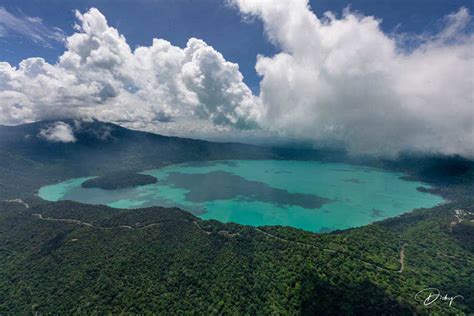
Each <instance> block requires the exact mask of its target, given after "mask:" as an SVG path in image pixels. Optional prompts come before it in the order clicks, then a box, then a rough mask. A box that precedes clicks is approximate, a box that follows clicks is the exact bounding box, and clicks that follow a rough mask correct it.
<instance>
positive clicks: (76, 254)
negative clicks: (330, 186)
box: [0, 120, 474, 315]
mask: <svg viewBox="0 0 474 316" xmlns="http://www.w3.org/2000/svg"><path fill="white" fill-rule="evenodd" d="M62 122H63V123H64V124H67V126H69V128H70V129H71V130H70V132H72V133H73V134H74V135H69V134H67V133H66V134H62V135H60V136H61V137H62V138H61V137H59V136H58V138H51V137H50V139H49V140H48V139H47V138H48V137H45V135H49V134H47V133H46V134H45V132H44V131H48V130H49V129H50V128H51V127H52V126H54V125H55V124H58V123H57V121H44V122H36V123H31V124H24V125H19V126H0V227H1V228H2V229H0V314H2V315H3V314H15V315H16V314H38V315H39V314H51V313H53V314H54V313H59V314H97V313H98V314H108V313H112V314H119V313H125V314H147V313H148V314H152V313H161V314H165V313H167V314H170V313H171V314H173V313H175V314H250V315H256V314H259V315H260V314H262V315H266V314H304V315H384V314H386V315H414V314H430V313H432V314H439V315H445V314H456V315H463V314H470V313H472V311H473V310H474V295H473V293H474V287H473V286H474V283H473V282H472V271H473V269H472V266H473V264H474V253H473V251H474V250H473V247H472V245H473V244H474V233H473V232H474V222H473V221H474V199H473V197H472V192H474V187H473V183H474V180H473V179H474V176H473V174H474V163H473V161H470V160H467V159H464V158H460V157H440V156H415V155H405V156H403V157H400V158H399V159H396V160H386V159H376V158H370V159H369V158H363V157H349V156H347V155H346V154H345V153H344V152H341V151H336V150H329V149H328V150H311V149H307V148H303V149H302V148H299V149H297V148H274V147H258V146H251V145H244V144H237V143H213V142H207V141H201V140H193V139H184V138H177V137H165V136H161V135H156V134H151V133H145V132H138V131H133V130H129V129H126V128H123V127H120V126H118V125H114V124H110V123H103V122H97V121H92V122H81V123H80V124H78V123H77V122H74V121H73V120H63V121H62ZM63 127H64V125H63ZM61 131H62V132H64V130H61ZM50 136H51V135H50ZM58 139H59V140H61V139H62V140H64V141H66V142H60V141H57V140H58ZM54 140H56V141H54ZM72 140H75V141H72ZM216 159H299V160H306V159H312V160H323V161H331V162H349V163H357V164H364V165H370V166H375V167H380V168H386V169H390V170H395V171H400V172H404V173H405V174H406V176H407V177H410V178H415V179H418V180H420V181H424V182H427V183H430V184H432V185H433V188H432V189H429V190H433V191H435V192H436V193H438V194H442V195H443V196H445V197H446V198H447V200H448V201H447V202H446V204H442V205H439V206H437V207H435V208H432V209H422V210H415V211H414V212H411V213H407V214H404V215H402V216H399V217H396V218H392V219H387V220H384V221H382V222H378V223H373V224H370V225H367V226H365V227H360V228H355V229H348V230H345V231H336V232H332V233H328V234H314V233H310V232H305V231H302V230H298V229H294V228H290V227H281V226H274V227H271V226H268V227H259V228H255V227H250V226H241V225H237V224H233V223H228V224H223V223H220V222H217V221H204V220H201V219H199V218H197V217H194V216H193V215H191V214H190V213H187V212H184V211H181V210H178V209H170V208H168V209H166V208H161V207H152V208H146V209H134V210H126V209H113V208H110V207H106V206H100V205H86V204H80V203H76V202H71V201H60V202H46V201H43V200H41V199H39V198H37V197H34V193H36V192H37V190H38V188H39V187H41V186H42V185H45V184H49V183H54V182H56V181H59V180H65V179H68V178H72V177H77V176H87V175H100V174H111V173H112V172H115V171H121V170H127V171H138V170H145V169H151V168H158V167H161V166H164V165H167V164H171V163H179V162H189V161H196V160H216ZM348 211H351V210H348ZM430 287H436V288H439V289H440V290H441V291H442V293H443V294H444V293H447V294H448V295H463V296H464V298H465V299H464V300H461V299H458V300H456V301H455V302H454V303H453V306H450V305H449V303H448V302H446V301H441V300H440V301H438V302H436V303H434V304H433V305H432V306H430V307H429V308H427V307H425V306H423V304H422V303H421V302H420V301H418V300H417V299H415V295H416V293H417V292H419V291H420V290H422V289H424V288H430Z"/></svg>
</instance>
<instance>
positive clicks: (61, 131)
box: [38, 121, 76, 143]
mask: <svg viewBox="0 0 474 316" xmlns="http://www.w3.org/2000/svg"><path fill="white" fill-rule="evenodd" d="M38 137H40V138H43V139H46V140H48V141H50V142H55V143H74V142H75V141H76V137H75V136H74V132H73V130H72V127H71V126H70V125H69V124H67V123H64V122H61V121H58V122H55V123H53V124H50V125H49V126H47V127H45V128H43V129H42V130H40V132H39V133H38Z"/></svg>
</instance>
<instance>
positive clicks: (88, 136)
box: [0, 119, 474, 197]
mask: <svg viewBox="0 0 474 316" xmlns="http://www.w3.org/2000/svg"><path fill="white" fill-rule="evenodd" d="M58 122H62V123H64V124H67V126H69V127H70V129H71V131H72V133H73V134H74V139H75V141H73V142H71V141H70V142H58V141H52V140H48V139H47V138H45V137H44V131H45V130H48V128H51V127H52V126H54V125H55V124H57V123H58ZM0 156H1V157H2V160H1V161H0V172H1V173H2V174H3V175H4V176H3V177H0V197H1V196H2V195H8V196H10V194H12V193H14V192H16V193H15V195H18V192H17V190H16V189H13V188H15V187H16V185H17V182H19V181H21V184H22V185H23V187H28V188H30V187H31V190H32V191H28V190H27V191H24V190H23V191H22V193H25V194H26V193H31V192H34V191H35V190H37V188H38V186H40V185H43V184H45V183H50V182H54V181H58V180H62V179H66V178H71V177H76V176H87V175H102V174H107V173H111V172H117V171H124V170H126V171H142V170H147V169H154V168H159V167H162V166H165V165H168V164H172V163H181V162H189V161H202V160H220V159H295V160H320V161H329V162H348V163H353V164H362V165H370V166H373V167H379V168H385V169H390V170H395V171H400V172H404V173H407V174H408V175H409V176H410V177H412V178H414V179H417V180H422V181H425V182H427V183H433V184H442V185H457V184H463V186H462V187H463V188H466V184H468V186H467V188H473V189H474V187H473V184H474V162H473V161H472V160H467V159H464V158H461V157H445V156H420V155H409V154H407V155H403V156H402V157H400V158H399V159H396V160H387V159H378V158H368V157H352V156H348V155H347V154H346V153H345V152H344V151H342V150H334V149H327V148H326V149H319V150H315V149H311V148H279V147H264V146H255V145H246V144H240V143H217V142H209V141H204V140H196V139H187V138H179V137H168V136H162V135H158V134H153V133H147V132H141V131H134V130H130V129H127V128H124V127H121V126H119V125H116V124H112V123H104V122H100V121H75V120H71V119H66V120H60V121H58V120H55V121H41V122H35V123H29V124H22V125H17V126H2V125H0ZM25 179H28V180H29V181H25ZM469 185H470V186H469ZM7 191H8V192H10V193H8V194H7ZM438 193H443V192H438ZM462 194H464V191H463V192H462Z"/></svg>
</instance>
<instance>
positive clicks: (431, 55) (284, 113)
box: [237, 0, 474, 157]
mask: <svg viewBox="0 0 474 316" xmlns="http://www.w3.org/2000/svg"><path fill="white" fill-rule="evenodd" d="M237 4H238V6H239V8H240V10H241V11H242V12H243V13H244V14H248V15H252V16H256V17H258V18H260V19H261V20H262V21H263V23H264V26H265V31H266V35H267V36H268V38H269V39H270V40H271V41H272V42H273V43H275V45H277V46H278V47H280V48H281V52H280V53H279V54H276V55H275V56H272V57H264V56H259V57H258V60H257V64H256V69H257V71H258V73H259V74H260V75H261V76H262V77H263V79H262V82H261V94H260V101H261V103H262V104H263V117H262V124H263V125H264V126H265V127H266V128H269V129H271V130H274V131H278V132H280V133H283V134H288V133H289V134H291V135H294V136H297V137H304V138H309V139H313V140H315V141H324V142H329V143H340V144H342V145H344V146H347V147H348V148H349V149H350V150H352V151H353V152H358V153H371V154H373V153H375V154H377V153H379V154H395V153H397V152H399V151H400V150H420V151H434V152H442V153H446V154H454V153H457V154H463V155H467V156H471V157H472V156H474V102H473V87H474V86H473V79H474V46H473V43H474V42H473V39H474V38H473V35H472V34H464V33H463V32H462V31H463V30H462V28H463V27H465V26H466V25H468V24H469V23H470V19H471V16H470V15H469V12H468V11H467V9H465V8H461V9H460V10H459V11H458V12H457V13H454V14H451V15H449V16H448V17H447V18H446V20H447V21H446V23H447V24H446V26H445V28H444V29H443V30H442V31H441V32H440V33H439V34H437V35H434V36H431V37H426V38H425V39H423V40H422V43H421V44H420V45H419V46H418V47H417V48H415V49H414V50H412V51H411V52H406V51H404V50H403V48H402V47H399V46H397V42H396V40H395V39H394V38H391V37H389V36H387V35H386V34H384V33H383V32H382V30H381V29H380V21H378V20H377V19H375V18H374V17H364V16H360V15H357V14H355V13H351V12H349V11H347V12H345V13H344V14H343V17H342V18H341V19H336V18H335V17H334V15H333V14H331V13H326V14H325V15H324V16H322V17H321V18H319V19H318V18H317V17H316V16H315V14H314V13H312V12H311V11H310V9H309V8H308V4H307V1H306V0H297V1H280V2H275V1H272V2H271V3H270V2H268V1H252V0H239V1H238V2H237Z"/></svg>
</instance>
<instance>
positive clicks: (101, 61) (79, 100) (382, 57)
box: [0, 0, 474, 157]
mask: <svg viewBox="0 0 474 316" xmlns="http://www.w3.org/2000/svg"><path fill="white" fill-rule="evenodd" d="M235 5H236V7H237V8H238V9H239V10H240V11H241V13H242V14H243V15H244V16H253V17H256V18H258V19H261V20H262V21H263V23H264V27H265V32H266V35H267V37H268V39H269V40H270V41H271V42H272V43H273V44H274V45H276V47H278V48H279V49H280V50H281V52H280V53H278V54H276V55H275V56H269V57H265V56H258V57H257V63H256V70H257V72H258V73H259V74H260V75H261V76H262V81H261V85H260V91H261V92H260V95H259V96H254V95H252V93H251V91H250V89H249V88H248V87H247V85H246V84H245V83H244V82H243V77H242V75H241V73H240V72H239V69H238V65H236V64H234V63H231V62H228V61H226V60H225V58H224V56H222V55H221V54H220V53H219V52H217V51H216V50H215V49H214V48H212V47H211V46H209V45H207V44H206V43H205V42H204V41H202V40H198V39H194V38H192V39H190V40H189V41H188V43H187V45H186V47H184V48H180V47H177V46H173V45H172V44H171V43H169V42H167V41H165V40H160V39H154V40H153V43H152V45H151V46H148V47H138V48H136V49H135V50H132V49H131V48H130V46H129V45H128V44H127V42H126V40H125V38H124V37H123V36H122V35H120V34H119V32H118V31H117V30H116V29H115V28H112V27H110V26H108V24H107V21H106V19H105V17H104V16H103V15H102V14H101V13H100V12H99V11H98V10H97V9H94V8H93V9H90V10H89V11H88V12H86V13H84V14H81V13H79V12H77V13H76V16H77V19H78V22H79V24H78V25H77V26H76V33H75V34H73V35H72V36H70V37H68V38H67V39H66V48H67V50H66V51H65V53H64V54H63V55H62V56H61V57H60V58H59V61H58V62H57V63H56V64H54V65H51V64H48V63H46V62H45V61H44V60H43V59H42V58H29V59H26V60H24V61H22V62H21V63H20V65H19V67H18V68H16V67H13V66H12V65H10V64H8V63H2V62H0V123H3V124H17V123H23V122H27V121H34V120H40V119H51V118H64V117H73V118H96V119H100V120H104V121H111V122H117V123H120V124H123V125H126V126H131V127H137V128H141V129H147V130H153V131H158V132H165V133H167V134H180V135H186V134H187V135H194V136H198V135H207V136H208V137H209V136H211V137H212V135H213V134H216V135H217V134H221V133H222V132H223V131H231V132H232V131H241V130H247V131H249V130H250V131H252V130H253V132H251V133H250V134H252V133H253V134H257V135H258V134H260V133H261V134H266V135H268V133H273V134H274V135H279V136H282V137H289V138H297V139H303V140H310V141H313V142H315V143H318V144H326V145H338V146H345V147H347V148H349V149H350V150H351V151H352V152H354V153H367V154H380V155H394V154H397V153H399V152H400V151H404V150H413V151H424V152H440V153H444V154H461V155H464V156H468V157H474V101H473V97H474V92H473V80H474V47H473V39H474V37H473V34H472V33H469V32H466V31H464V30H465V27H466V26H469V25H470V23H471V16H470V14H469V12H468V11H467V9H465V8H461V9H460V10H459V11H458V12H456V13H453V14H451V15H448V16H447V17H446V19H445V28H444V29H443V30H441V31H440V32H439V33H438V34H435V35H431V36H424V37H421V39H420V40H419V44H418V46H417V47H414V48H411V49H410V50H409V51H408V50H406V49H405V48H404V47H403V46H402V45H401V44H399V42H398V41H397V39H396V38H394V37H393V36H388V35H386V34H384V33H383V31H382V30H381V29H380V25H379V24H380V21H378V20H377V19H375V18H374V17H364V16H360V15H358V14H355V13H351V12H349V11H346V12H345V13H344V14H343V16H342V17H341V18H340V19H337V18H336V17H335V16H334V15H333V14H331V13H326V14H325V15H323V16H321V17H319V18H318V17H317V16H316V15H315V14H314V13H313V12H312V11H311V10H310V8H309V7H308V3H307V1H306V0H294V1H280V2H274V1H273V2H271V3H270V2H267V1H255V0H236V1H235ZM183 131H184V132H183ZM246 133H247V132H246Z"/></svg>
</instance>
